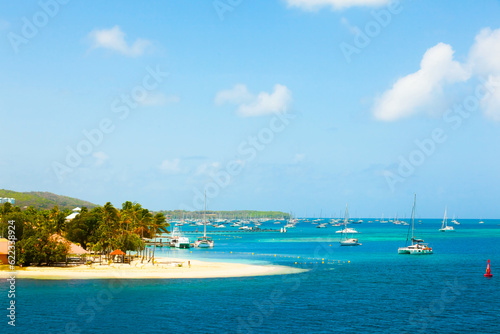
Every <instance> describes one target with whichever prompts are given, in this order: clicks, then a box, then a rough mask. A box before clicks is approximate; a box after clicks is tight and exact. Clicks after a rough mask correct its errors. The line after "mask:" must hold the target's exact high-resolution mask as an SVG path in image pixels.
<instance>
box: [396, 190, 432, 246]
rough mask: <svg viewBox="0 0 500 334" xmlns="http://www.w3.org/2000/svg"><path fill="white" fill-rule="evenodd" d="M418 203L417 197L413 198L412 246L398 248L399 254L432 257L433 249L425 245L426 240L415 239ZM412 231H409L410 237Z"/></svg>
mask: <svg viewBox="0 0 500 334" xmlns="http://www.w3.org/2000/svg"><path fill="white" fill-rule="evenodd" d="M416 201H417V195H415V197H414V198H413V210H412V213H411V245H409V246H408V245H406V246H405V247H399V248H398V254H410V255H430V254H432V253H433V252H432V248H431V247H429V246H428V245H427V244H424V243H423V242H424V240H422V239H417V238H415V237H414V230H415V202H416ZM409 234H410V231H408V236H409ZM408 236H407V237H406V243H407V244H408Z"/></svg>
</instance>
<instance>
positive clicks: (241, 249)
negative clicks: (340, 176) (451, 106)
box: [0, 220, 500, 334]
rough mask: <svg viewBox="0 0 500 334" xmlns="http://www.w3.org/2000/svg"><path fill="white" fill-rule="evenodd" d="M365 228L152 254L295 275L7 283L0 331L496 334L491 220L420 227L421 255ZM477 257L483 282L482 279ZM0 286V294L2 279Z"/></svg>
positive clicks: (239, 237) (240, 237) (499, 297)
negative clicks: (275, 267) (347, 239)
mask: <svg viewBox="0 0 500 334" xmlns="http://www.w3.org/2000/svg"><path fill="white" fill-rule="evenodd" d="M366 221H367V220H365V222H364V223H363V224H359V225H352V227H354V228H356V229H357V230H358V231H360V232H361V234H359V235H358V236H357V237H358V239H359V240H360V242H362V243H363V245H362V246H359V247H340V246H339V245H338V242H337V240H338V236H339V235H338V234H335V233H334V232H335V230H337V229H340V227H328V228H325V229H318V228H315V225H312V224H310V223H299V224H298V225H297V228H295V229H289V230H288V233H286V234H281V233H272V232H262V233H257V232H252V233H240V232H224V233H218V234H212V236H213V237H214V239H215V242H216V246H215V248H214V249H213V250H208V251H207V250H200V249H190V250H170V249H166V248H164V249H158V248H157V250H156V251H157V253H158V256H181V257H185V258H193V259H202V260H203V259H205V260H211V261H225V262H230V261H235V262H245V263H272V264H281V265H290V266H294V267H301V268H308V269H310V271H308V272H305V273H301V274H294V275H283V276H266V277H245V278H224V279H176V280H142V281H139V280H91V281H79V280H71V281H40V280H18V281H17V285H16V290H17V293H16V306H17V307H16V312H17V314H16V316H17V318H16V325H17V326H16V331H13V330H12V328H10V327H9V326H7V320H4V321H3V323H2V324H1V325H0V328H1V330H0V331H1V332H6V333H11V332H12V333H121V334H124V333H167V332H184V333H337V332H338V333H343V332H353V333H500V320H499V316H498V313H499V311H500V289H499V288H500V283H499V278H500V226H498V224H500V221H493V220H490V221H488V220H485V224H481V225H479V224H478V223H477V222H478V220H460V222H461V224H462V225H460V226H456V227H455V228H456V229H457V231H456V232H449V233H442V232H439V231H438V228H439V227H440V224H441V223H440V221H439V220H422V224H417V226H416V228H417V231H416V235H417V236H418V237H419V238H423V239H425V241H426V242H428V243H429V245H430V246H431V247H432V248H433V249H434V254H433V255H429V256H409V255H398V254H397V248H398V247H400V246H403V245H404V242H405V239H406V234H407V227H406V226H397V225H393V224H390V223H389V224H380V223H378V222H374V223H372V224H368V223H367V222H366ZM262 227H268V228H279V227H280V226H279V225H274V224H267V225H266V224H265V225H263V226H262ZM184 230H185V231H190V230H194V228H190V227H185V228H184ZM225 230H230V228H227V229H225ZM233 230H234V231H236V229H233ZM190 237H191V239H192V240H194V237H193V235H190ZM231 252H232V253H231ZM252 253H253V255H252ZM275 255H276V256H275ZM323 259H324V260H323ZM488 259H490V260H491V265H492V273H493V274H494V277H493V278H492V279H486V278H484V277H483V274H484V271H485V268H486V261H487V260H488ZM295 262H297V264H295ZM305 262H306V263H305ZM323 262H324V263H323ZM0 288H1V290H2V291H7V287H6V286H5V283H2V284H0ZM6 299H7V298H6V293H5V300H6ZM4 304H5V306H6V305H7V304H6V302H5V303H4ZM5 308H6V307H2V309H5ZM4 312H7V311H4ZM2 318H5V317H4V316H2ZM4 329H5V330H4Z"/></svg>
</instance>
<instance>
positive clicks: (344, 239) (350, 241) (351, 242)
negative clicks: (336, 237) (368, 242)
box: [335, 204, 361, 246]
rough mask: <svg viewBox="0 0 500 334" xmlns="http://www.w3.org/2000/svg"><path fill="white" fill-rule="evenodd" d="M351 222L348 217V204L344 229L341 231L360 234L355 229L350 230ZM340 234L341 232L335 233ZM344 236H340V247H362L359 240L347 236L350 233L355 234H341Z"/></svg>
mask: <svg viewBox="0 0 500 334" xmlns="http://www.w3.org/2000/svg"><path fill="white" fill-rule="evenodd" d="M348 222H349V218H348V217H347V204H346V206H345V217H344V229H343V230H341V231H349V230H350V231H355V233H358V232H357V231H356V230H355V229H353V228H348V227H347V223H348ZM335 233H339V231H337V232H335ZM341 233H342V235H341V236H340V241H339V242H340V246H361V244H360V243H359V242H358V239H355V238H352V237H351V238H349V237H348V236H347V234H348V233H353V232H341Z"/></svg>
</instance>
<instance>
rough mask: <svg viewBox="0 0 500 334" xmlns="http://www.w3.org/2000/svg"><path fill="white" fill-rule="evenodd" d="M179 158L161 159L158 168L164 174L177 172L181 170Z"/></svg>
mask: <svg viewBox="0 0 500 334" xmlns="http://www.w3.org/2000/svg"><path fill="white" fill-rule="evenodd" d="M180 165H181V159H178V158H176V159H173V160H163V161H162V163H161V165H160V170H161V171H162V172H164V173H166V174H179V173H181V172H182V168H181V166H180Z"/></svg>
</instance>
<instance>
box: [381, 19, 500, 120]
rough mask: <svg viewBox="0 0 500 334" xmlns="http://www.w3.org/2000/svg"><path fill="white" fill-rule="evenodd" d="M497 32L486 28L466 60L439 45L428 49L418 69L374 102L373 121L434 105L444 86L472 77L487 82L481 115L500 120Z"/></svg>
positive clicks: (394, 117)
mask: <svg viewBox="0 0 500 334" xmlns="http://www.w3.org/2000/svg"><path fill="white" fill-rule="evenodd" d="M499 54H500V29H497V30H491V29H490V28H485V29H483V30H481V31H480V32H479V33H478V34H477V35H476V37H475V41H474V44H473V45H472V47H471V48H470V51H469V56H468V59H467V60H466V61H465V62H464V63H463V64H461V63H459V62H457V61H455V60H453V50H452V48H451V46H449V45H447V44H443V43H440V44H438V45H436V46H434V47H433V48H431V49H429V50H427V52H426V53H425V55H424V57H423V59H422V62H421V64H420V70H419V71H417V72H415V73H412V74H409V75H407V76H405V77H403V78H401V79H399V80H397V81H396V83H395V84H394V86H393V87H392V88H391V89H389V90H387V91H386V92H385V93H383V94H382V96H381V97H380V98H378V99H377V100H376V101H375V105H374V108H373V113H374V115H375V117H376V118H378V119H380V120H384V121H394V120H397V119H400V118H403V117H408V116H410V115H413V114H415V113H417V112H418V111H421V110H423V107H425V106H432V105H435V102H436V99H437V98H439V96H440V92H441V90H442V88H443V87H444V86H445V85H452V84H453V83H457V82H464V81H467V80H468V79H469V78H471V77H476V78H479V79H481V81H486V83H485V87H488V88H487V91H488V94H485V95H484V96H483V97H482V99H481V101H480V106H481V108H482V110H483V112H484V115H485V116H486V117H488V118H490V119H492V120H495V121H500V57H499V56H498V55H499Z"/></svg>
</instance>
